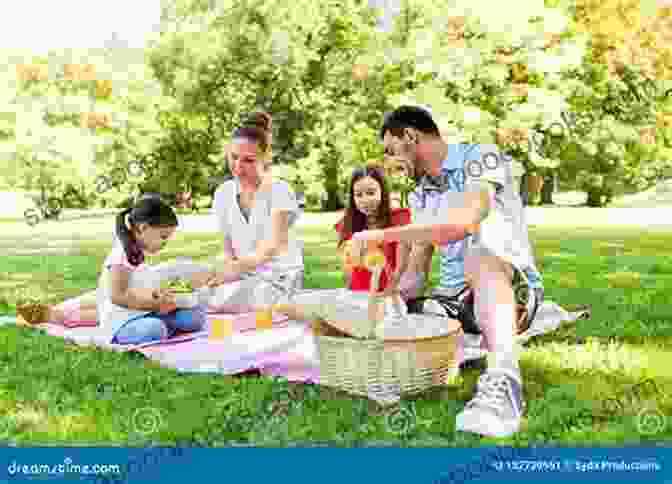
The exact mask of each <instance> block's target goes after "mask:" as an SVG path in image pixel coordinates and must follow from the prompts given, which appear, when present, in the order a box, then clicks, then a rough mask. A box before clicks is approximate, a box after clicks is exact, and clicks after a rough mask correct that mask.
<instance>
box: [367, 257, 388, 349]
mask: <svg viewBox="0 0 672 484" xmlns="http://www.w3.org/2000/svg"><path fill="white" fill-rule="evenodd" d="M383 270H384V266H382V267H381V266H379V267H374V268H373V270H372V275H371V279H372V280H371V286H370V289H369V306H368V312H369V321H371V334H370V335H369V337H370V338H375V337H376V329H377V328H378V325H379V324H380V323H381V322H382V320H383V318H384V317H385V314H384V311H381V304H383V303H384V301H383V299H382V298H381V297H380V296H379V295H378V288H379V286H380V275H381V274H382V272H383ZM381 313H382V314H381Z"/></svg>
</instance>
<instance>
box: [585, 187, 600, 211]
mask: <svg viewBox="0 0 672 484" xmlns="http://www.w3.org/2000/svg"><path fill="white" fill-rule="evenodd" d="M603 196H604V191H603V190H602V189H601V188H592V189H590V190H588V199H587V200H586V205H587V206H589V207H602V206H603V205H604V200H603Z"/></svg>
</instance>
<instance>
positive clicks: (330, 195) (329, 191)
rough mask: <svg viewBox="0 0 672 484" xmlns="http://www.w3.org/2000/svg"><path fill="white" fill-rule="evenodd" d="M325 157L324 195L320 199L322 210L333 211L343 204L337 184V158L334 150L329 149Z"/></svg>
mask: <svg viewBox="0 0 672 484" xmlns="http://www.w3.org/2000/svg"><path fill="white" fill-rule="evenodd" d="M326 156H327V159H325V160H324V161H323V165H322V167H323V172H324V191H325V194H326V197H325V198H323V199H322V210H326V211H328V212H335V211H336V210H341V209H342V208H343V204H342V203H341V197H340V196H339V194H340V191H341V190H340V187H339V186H338V166H339V161H340V160H339V159H338V154H337V152H336V151H335V150H330V152H329V153H328V154H327V155H326Z"/></svg>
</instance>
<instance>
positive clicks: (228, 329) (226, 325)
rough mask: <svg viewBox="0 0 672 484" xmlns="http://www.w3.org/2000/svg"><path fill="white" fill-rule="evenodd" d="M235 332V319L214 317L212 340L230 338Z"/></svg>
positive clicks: (211, 331) (211, 329)
mask: <svg viewBox="0 0 672 484" xmlns="http://www.w3.org/2000/svg"><path fill="white" fill-rule="evenodd" d="M232 334H233V320H232V319H229V318H226V319H214V320H213V321H212V325H211V327H210V340H213V341H217V340H219V341H221V340H223V339H226V338H228V337H229V336H231V335H232Z"/></svg>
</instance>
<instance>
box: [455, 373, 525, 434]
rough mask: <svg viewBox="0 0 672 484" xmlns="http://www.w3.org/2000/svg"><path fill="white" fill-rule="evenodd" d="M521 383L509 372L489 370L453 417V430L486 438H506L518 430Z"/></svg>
mask: <svg viewBox="0 0 672 484" xmlns="http://www.w3.org/2000/svg"><path fill="white" fill-rule="evenodd" d="M522 406H523V400H522V383H521V382H520V377H519V376H517V375H515V374H514V373H513V372H510V371H506V370H500V369H489V370H487V371H486V372H485V373H484V374H483V375H481V376H480V378H479V379H478V385H477V387H476V395H475V396H474V398H473V399H472V400H471V401H469V402H467V404H466V406H465V407H464V410H463V411H462V412H461V413H460V414H459V415H458V416H457V419H456V423H455V427H456V430H459V431H461V432H473V433H476V434H480V435H484V436H487V437H509V436H511V435H513V434H515V433H516V432H518V430H519V429H520V419H521V416H522V412H523V408H522Z"/></svg>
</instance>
